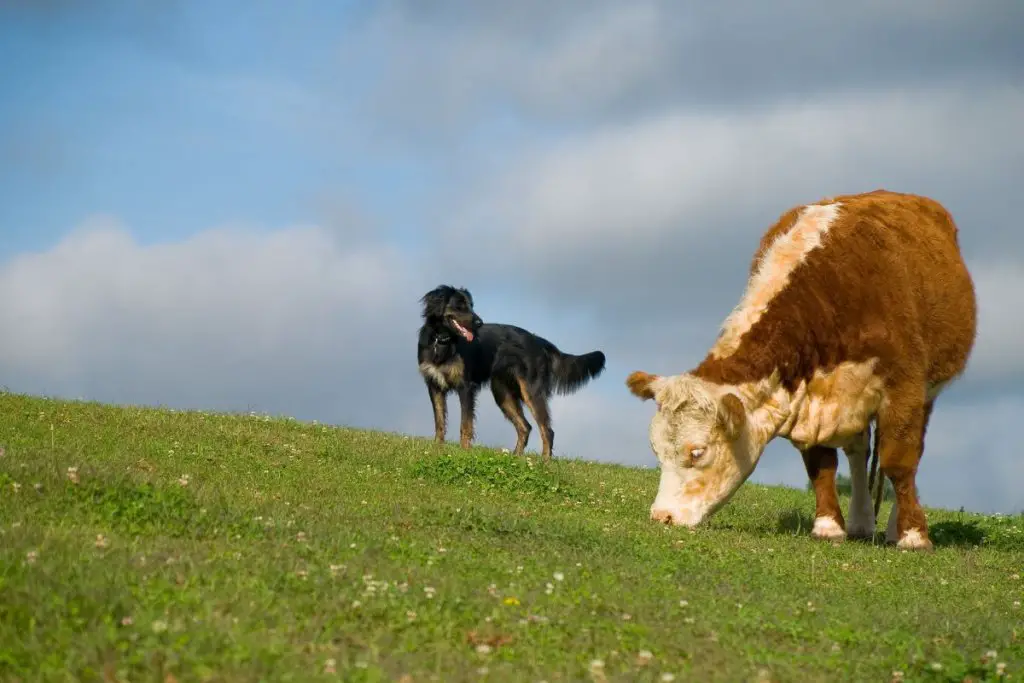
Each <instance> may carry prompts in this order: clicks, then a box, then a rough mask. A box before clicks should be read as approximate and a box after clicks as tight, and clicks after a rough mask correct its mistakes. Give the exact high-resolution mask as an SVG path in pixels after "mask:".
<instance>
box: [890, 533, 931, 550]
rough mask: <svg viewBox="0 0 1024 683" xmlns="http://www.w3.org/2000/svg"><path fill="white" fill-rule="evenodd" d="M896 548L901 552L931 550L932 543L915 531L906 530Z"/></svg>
mask: <svg viewBox="0 0 1024 683" xmlns="http://www.w3.org/2000/svg"><path fill="white" fill-rule="evenodd" d="M896 547H897V548H899V549H901V550H931V549H932V542H931V541H930V540H928V539H927V538H925V537H924V535H923V534H922V533H921V532H920V531H919V530H917V529H907V531H906V532H905V533H904V534H903V538H901V539H900V541H899V543H897V544H896Z"/></svg>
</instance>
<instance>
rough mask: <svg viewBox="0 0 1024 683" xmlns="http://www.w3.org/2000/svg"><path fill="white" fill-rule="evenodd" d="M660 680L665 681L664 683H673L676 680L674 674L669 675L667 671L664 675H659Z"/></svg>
mask: <svg viewBox="0 0 1024 683" xmlns="http://www.w3.org/2000/svg"><path fill="white" fill-rule="evenodd" d="M661 680H663V681H666V683H667V682H668V681H674V680H676V675H675V674H674V673H669V672H668V671H666V672H665V673H663V674H661Z"/></svg>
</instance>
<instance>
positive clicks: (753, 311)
mask: <svg viewBox="0 0 1024 683" xmlns="http://www.w3.org/2000/svg"><path fill="white" fill-rule="evenodd" d="M840 206H841V204H838V203H834V204H824V205H822V204H811V205H809V206H806V207H804V209H803V211H801V212H800V215H799V216H798V217H797V219H796V222H795V223H793V225H792V227H790V229H789V230H787V231H786V232H784V233H782V234H780V235H779V236H778V237H776V238H775V240H774V241H773V242H772V243H771V245H769V247H768V248H767V249H765V251H764V254H763V255H762V256H761V261H760V264H759V265H758V268H757V270H756V271H755V272H754V274H753V275H751V277H750V280H749V281H748V282H747V289H746V292H744V294H743V298H742V299H741V300H740V302H739V304H738V305H737V306H736V308H735V309H733V312H732V313H730V314H729V317H728V318H726V319H725V322H724V323H723V324H722V332H721V334H720V335H719V337H718V340H717V341H716V342H715V345H714V346H713V347H712V348H711V355H712V357H714V358H728V357H729V356H731V355H732V354H733V353H735V352H736V349H738V348H739V347H740V340H741V339H742V338H743V335H745V334H746V333H747V332H748V331H749V330H750V328H752V327H753V326H754V325H755V324H756V323H757V321H758V320H760V319H761V315H762V314H763V313H764V311H765V309H766V308H767V307H768V304H769V303H770V302H771V300H772V299H774V298H775V296H776V295H777V294H778V293H779V292H781V291H782V290H783V289H785V287H786V285H787V284H789V277H790V275H791V274H792V272H793V271H794V270H795V269H796V268H797V267H798V266H799V265H800V264H801V263H803V262H804V260H805V259H806V258H807V255H808V254H809V253H810V252H811V251H813V250H815V249H817V248H818V247H820V246H821V242H822V239H823V238H824V236H825V234H826V233H827V232H828V231H829V228H830V227H832V223H833V221H835V218H836V216H837V215H838V214H839V208H840Z"/></svg>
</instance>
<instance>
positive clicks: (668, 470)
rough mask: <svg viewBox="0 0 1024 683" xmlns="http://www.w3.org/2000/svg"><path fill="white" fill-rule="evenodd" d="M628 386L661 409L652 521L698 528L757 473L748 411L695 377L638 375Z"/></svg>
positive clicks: (653, 434)
mask: <svg viewBox="0 0 1024 683" xmlns="http://www.w3.org/2000/svg"><path fill="white" fill-rule="evenodd" d="M626 385H627V386H628V387H629V390H630V391H631V392H632V393H633V394H634V395H636V396H638V397H640V398H641V399H643V400H647V399H654V402H655V403H656V404H657V406H658V412H656V413H655V414H654V417H653V418H651V431H650V439H651V448H652V449H653V450H654V454H655V455H656V456H658V461H659V463H660V464H661V483H660V484H659V485H658V495H657V497H656V498H655V499H654V504H653V505H652V506H651V518H652V519H654V520H657V521H660V522H666V523H670V524H682V525H685V526H691V527H692V526H696V525H697V524H699V523H700V522H701V521H702V520H704V519H706V518H707V517H708V516H709V515H711V514H713V513H714V512H715V511H716V510H717V509H718V508H720V507H721V506H722V505H724V504H725V502H726V501H728V500H729V498H730V497H731V496H732V494H733V493H735V492H736V489H738V488H739V487H740V485H741V484H742V483H743V482H744V481H746V479H747V477H749V476H750V474H751V472H753V471H754V465H755V464H756V462H757V456H758V453H756V452H755V451H756V450H757V446H756V445H755V444H754V441H755V440H754V439H753V438H752V437H751V434H750V431H751V430H750V417H749V415H748V412H747V409H746V408H745V407H744V405H743V402H742V401H741V400H740V398H739V396H737V395H736V394H735V393H732V392H731V391H729V390H728V389H727V388H725V387H722V386H720V385H717V384H713V383H711V382H707V381H705V380H702V379H700V378H698V377H694V376H693V375H690V374H682V375H675V376H671V377H659V376H658V375H650V374H648V373H646V372H634V373H632V374H631V375H630V376H629V377H628V379H627V380H626Z"/></svg>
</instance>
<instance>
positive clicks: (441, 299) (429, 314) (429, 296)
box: [420, 285, 452, 318]
mask: <svg viewBox="0 0 1024 683" xmlns="http://www.w3.org/2000/svg"><path fill="white" fill-rule="evenodd" d="M451 291H452V288H451V287H448V286H447V285H438V286H437V287H435V288H434V289H432V290H430V291H429V292H427V293H426V294H424V295H423V297H422V298H420V302H421V303H422V304H423V317H424V318H440V317H441V316H443V315H444V307H445V304H446V303H447V301H448V296H449V295H450V293H451Z"/></svg>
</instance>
